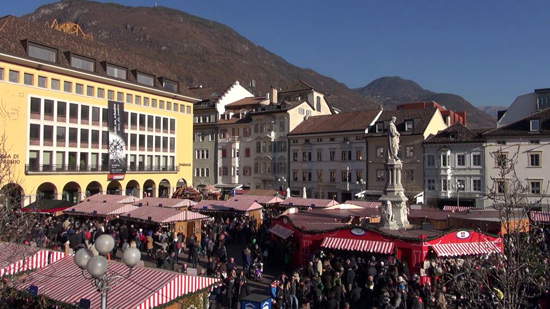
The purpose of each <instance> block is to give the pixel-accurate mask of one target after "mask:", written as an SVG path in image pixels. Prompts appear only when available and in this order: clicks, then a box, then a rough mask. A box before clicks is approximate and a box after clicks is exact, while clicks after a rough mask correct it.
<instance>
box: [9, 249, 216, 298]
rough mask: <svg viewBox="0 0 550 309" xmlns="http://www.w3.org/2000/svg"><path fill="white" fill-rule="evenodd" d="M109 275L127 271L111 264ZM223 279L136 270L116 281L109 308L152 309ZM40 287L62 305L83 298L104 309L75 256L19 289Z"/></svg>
mask: <svg viewBox="0 0 550 309" xmlns="http://www.w3.org/2000/svg"><path fill="white" fill-rule="evenodd" d="M108 271H109V273H116V274H120V275H126V274H127V273H128V268H127V267H126V266H125V265H124V264H123V263H119V262H114V261H109V270H108ZM219 281H220V279H217V278H209V277H201V276H188V275H183V274H180V273H176V272H171V271H166V270H160V269H156V268H148V267H142V266H136V267H134V269H133V271H132V273H131V275H130V277H129V278H127V279H124V278H121V279H119V280H118V281H117V284H116V288H114V289H111V290H110V291H109V298H108V303H107V307H108V308H134V309H149V308H155V307H157V306H160V305H162V304H165V303H168V302H170V301H173V300H175V299H177V298H179V297H182V296H185V295H187V294H190V293H194V292H197V291H200V290H203V289H207V288H209V287H211V286H212V285H215V284H217V283H219ZM30 285H35V286H37V287H38V294H39V295H44V296H46V297H48V298H50V299H54V300H57V301H60V302H64V303H68V304H75V303H78V302H79V301H80V299H82V298H85V299H88V300H90V303H91V306H90V308H92V309H96V308H100V307H101V294H100V293H98V292H97V289H95V288H94V287H93V285H92V284H90V281H89V280H88V279H86V278H84V277H83V276H82V271H81V270H80V268H78V266H76V264H75V263H74V262H73V258H72V257H66V258H64V259H61V260H60V261H58V262H57V263H54V264H52V265H49V266H47V267H45V268H43V269H41V270H38V271H35V272H32V273H30V274H29V275H28V276H27V277H26V278H25V279H24V280H23V281H21V282H20V283H18V284H17V285H16V287H17V288H18V289H20V290H25V289H27V288H28V287H29V286H30Z"/></svg>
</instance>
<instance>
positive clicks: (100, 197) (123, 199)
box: [82, 193, 138, 204]
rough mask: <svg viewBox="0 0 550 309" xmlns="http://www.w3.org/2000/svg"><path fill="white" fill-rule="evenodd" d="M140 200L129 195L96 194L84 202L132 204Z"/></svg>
mask: <svg viewBox="0 0 550 309" xmlns="http://www.w3.org/2000/svg"><path fill="white" fill-rule="evenodd" d="M137 200H138V198H137V197H134V196H128V195H116V194H99V193H98V194H94V195H91V196H88V197H87V198H85V199H83V200H82V202H96V203H107V202H113V203H122V204H131V203H134V202H135V201H137Z"/></svg>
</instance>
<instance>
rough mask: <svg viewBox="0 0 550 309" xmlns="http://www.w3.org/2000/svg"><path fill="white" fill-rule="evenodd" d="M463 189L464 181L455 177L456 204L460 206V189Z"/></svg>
mask: <svg viewBox="0 0 550 309" xmlns="http://www.w3.org/2000/svg"><path fill="white" fill-rule="evenodd" d="M461 190H464V182H461V181H460V179H456V206H460V191H461Z"/></svg>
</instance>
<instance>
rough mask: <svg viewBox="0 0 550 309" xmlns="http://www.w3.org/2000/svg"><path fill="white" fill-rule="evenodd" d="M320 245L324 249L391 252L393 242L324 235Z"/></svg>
mask: <svg viewBox="0 0 550 309" xmlns="http://www.w3.org/2000/svg"><path fill="white" fill-rule="evenodd" d="M321 247H322V248H326V249H336V250H346V251H360V252H371V253H381V254H391V253H393V248H394V243H393V242H389V241H377V240H366V239H353V238H340V237H326V238H325V239H323V242H322V243H321Z"/></svg>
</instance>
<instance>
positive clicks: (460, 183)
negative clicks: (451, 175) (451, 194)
mask: <svg viewBox="0 0 550 309" xmlns="http://www.w3.org/2000/svg"><path fill="white" fill-rule="evenodd" d="M464 190H466V180H464V179H457V180H456V191H464Z"/></svg>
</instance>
